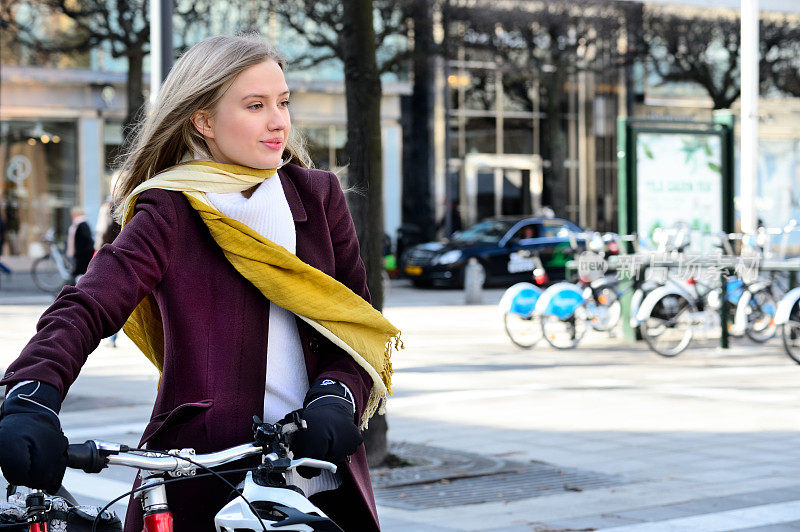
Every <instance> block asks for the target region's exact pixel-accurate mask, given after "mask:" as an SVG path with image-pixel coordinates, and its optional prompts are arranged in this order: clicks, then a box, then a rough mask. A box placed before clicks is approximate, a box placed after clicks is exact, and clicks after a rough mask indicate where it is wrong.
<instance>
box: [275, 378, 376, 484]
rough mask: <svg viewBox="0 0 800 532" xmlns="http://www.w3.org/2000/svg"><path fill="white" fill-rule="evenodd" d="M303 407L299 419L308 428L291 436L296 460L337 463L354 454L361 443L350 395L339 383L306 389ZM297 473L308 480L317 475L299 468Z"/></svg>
mask: <svg viewBox="0 0 800 532" xmlns="http://www.w3.org/2000/svg"><path fill="white" fill-rule="evenodd" d="M303 405H304V406H303V409H302V410H301V411H300V416H301V417H302V418H303V419H304V420H305V422H306V424H307V428H306V430H301V431H298V432H296V433H294V434H293V435H292V441H291V445H290V448H291V450H292V453H293V454H294V457H295V458H304V457H308V458H316V459H319V460H326V461H328V462H333V463H334V464H340V463H342V462H344V461H345V460H346V459H347V457H348V456H350V455H351V454H353V453H354V452H356V450H357V449H358V446H359V445H360V444H361V442H362V441H364V440H363V438H362V437H361V432H360V431H359V430H358V427H357V426H356V423H355V402H354V401H353V398H352V394H351V393H350V392H349V390H348V389H347V388H346V387H345V386H344V385H343V384H342V383H340V382H337V381H334V380H331V379H322V380H318V381H317V382H315V383H314V384H313V385H312V386H311V388H310V389H309V390H308V393H307V394H306V398H305V401H303ZM297 472H298V473H299V474H300V475H302V476H304V477H306V478H311V477H314V476H316V475H319V473H320V470H319V469H310V468H305V467H299V468H297Z"/></svg>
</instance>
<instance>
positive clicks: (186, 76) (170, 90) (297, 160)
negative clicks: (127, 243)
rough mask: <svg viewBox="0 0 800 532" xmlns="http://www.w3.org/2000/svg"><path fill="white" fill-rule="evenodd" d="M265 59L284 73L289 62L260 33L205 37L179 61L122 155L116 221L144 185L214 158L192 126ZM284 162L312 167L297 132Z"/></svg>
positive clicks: (292, 132) (117, 187) (290, 137)
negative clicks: (186, 163) (190, 162)
mask: <svg viewBox="0 0 800 532" xmlns="http://www.w3.org/2000/svg"><path fill="white" fill-rule="evenodd" d="M264 61H275V62H276V63H277V64H278V66H280V68H281V70H285V67H286V61H285V60H284V58H283V57H282V56H281V55H280V54H279V53H278V51H277V50H276V49H275V48H274V47H272V46H271V45H270V44H269V43H268V42H267V41H266V40H265V39H264V38H263V37H261V36H260V35H258V34H248V35H220V36H217V37H211V38H208V39H204V40H202V41H200V42H199V43H197V44H195V45H194V46H192V47H191V48H190V49H189V50H187V51H186V53H185V54H183V55H182V56H181V58H180V59H178V61H176V63H175V66H173V67H172V70H171V71H170V73H169V75H168V76H167V79H166V80H165V81H164V84H163V85H162V87H161V90H160V91H159V93H158V98H157V99H156V101H155V103H154V105H153V106H152V108H151V109H149V110H148V112H147V113H146V114H145V116H144V118H142V119H140V121H139V123H138V124H136V126H135V129H134V130H133V131H132V133H131V138H132V139H133V140H132V142H131V143H130V148H129V149H128V150H127V152H126V153H125V154H124V155H123V156H122V164H121V166H120V169H119V179H118V181H117V183H116V186H115V187H114V190H113V194H114V203H115V205H116V206H117V208H116V209H115V217H116V218H117V219H119V217H120V216H121V212H120V209H121V208H122V204H123V203H124V200H125V198H127V197H128V195H129V194H130V193H131V192H132V191H133V190H134V189H135V188H136V187H137V186H139V185H140V184H141V183H143V182H144V181H146V180H148V179H150V178H151V177H153V176H154V175H156V174H158V173H159V172H161V171H162V170H165V169H167V168H169V167H171V166H174V165H176V164H178V163H179V162H180V161H181V159H183V158H184V157H185V156H186V155H187V154H190V155H192V154H199V155H202V156H207V157H208V156H210V150H209V149H208V146H207V145H206V142H205V139H204V138H203V136H202V135H201V134H200V133H199V132H198V131H197V130H196V129H195V128H194V125H193V124H192V122H191V117H192V114H194V113H195V112H196V111H200V110H210V109H213V107H214V106H215V105H216V104H217V102H219V100H220V98H222V95H223V94H224V93H225V91H226V90H227V89H228V87H230V85H231V84H232V83H233V81H234V79H235V78H236V76H237V75H239V74H240V73H241V72H242V71H243V70H245V69H247V68H249V67H251V66H253V65H257V64H259V63H263V62H264ZM284 160H285V161H290V162H292V163H294V164H297V165H300V166H304V167H309V166H311V161H310V158H309V156H308V152H307V151H306V149H305V145H304V140H303V138H302V135H300V134H299V132H297V131H296V130H295V129H294V128H292V129H291V130H290V133H289V137H288V139H287V141H286V148H285V150H284Z"/></svg>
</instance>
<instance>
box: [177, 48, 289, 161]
mask: <svg viewBox="0 0 800 532" xmlns="http://www.w3.org/2000/svg"><path fill="white" fill-rule="evenodd" d="M192 123H193V124H194V126H195V128H197V130H198V131H199V132H200V133H201V134H202V135H203V136H204V137H205V139H206V143H207V144H208V147H209V149H210V150H211V158H212V159H213V160H214V161H216V162H219V163H233V164H239V165H242V166H247V167H250V168H256V169H259V170H264V169H267V168H276V167H277V166H278V165H279V164H280V162H281V155H282V154H283V150H284V148H285V147H286V139H287V138H288V136H289V129H290V128H291V121H290V119H289V88H288V87H287V85H286V79H285V78H284V77H283V70H281V68H280V66H278V64H277V63H276V62H275V61H265V62H263V63H259V64H257V65H253V66H251V67H249V68H247V69H246V70H244V71H242V73H241V74H239V75H238V76H237V77H236V79H235V80H234V82H233V83H232V84H231V86H230V87H229V88H228V90H227V91H225V94H224V95H223V96H222V98H221V99H220V101H219V103H218V104H217V105H216V107H215V108H214V109H213V110H212V112H210V113H209V112H208V111H198V112H197V113H195V114H194V115H192Z"/></svg>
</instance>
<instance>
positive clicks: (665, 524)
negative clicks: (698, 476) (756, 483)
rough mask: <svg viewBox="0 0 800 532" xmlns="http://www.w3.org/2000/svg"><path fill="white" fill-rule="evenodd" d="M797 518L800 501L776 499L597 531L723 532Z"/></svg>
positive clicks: (799, 516) (795, 519) (796, 519)
mask: <svg viewBox="0 0 800 532" xmlns="http://www.w3.org/2000/svg"><path fill="white" fill-rule="evenodd" d="M792 521H800V501H789V502H779V503H773V504H763V505H760V506H750V507H747V508H739V509H736V510H727V511H724V512H716V513H711V514H702V515H693V516H690V517H678V518H676V519H667V520H665V521H653V522H649V523H639V524H636V525H624V526H617V527H611V528H603V529H600V530H599V531H598V532H604V531H609V532H611V531H613V532H669V531H673V530H674V531H685V530H691V531H692V532H725V531H728V530H743V529H746V528H753V527H757V526H767V525H777V524H780V523H789V522H792Z"/></svg>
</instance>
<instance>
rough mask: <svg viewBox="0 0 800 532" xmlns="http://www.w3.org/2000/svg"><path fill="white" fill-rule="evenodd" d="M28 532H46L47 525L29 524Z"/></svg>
mask: <svg viewBox="0 0 800 532" xmlns="http://www.w3.org/2000/svg"><path fill="white" fill-rule="evenodd" d="M28 532H47V523H31V526H30V528H28Z"/></svg>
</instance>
